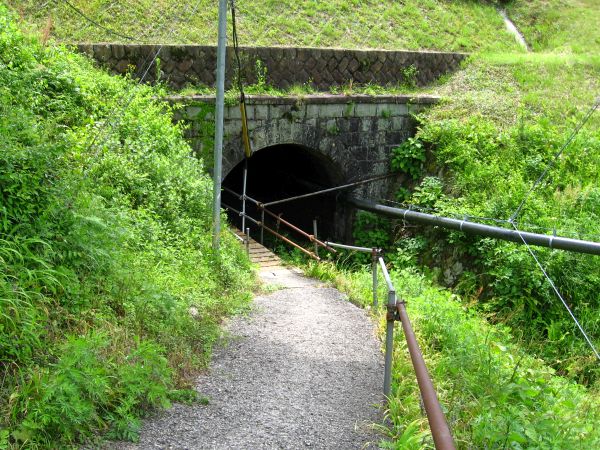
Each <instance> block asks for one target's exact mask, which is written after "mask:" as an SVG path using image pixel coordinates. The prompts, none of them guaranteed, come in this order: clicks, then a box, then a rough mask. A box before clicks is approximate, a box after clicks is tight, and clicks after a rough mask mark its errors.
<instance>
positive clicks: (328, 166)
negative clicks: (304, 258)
mask: <svg viewBox="0 0 600 450" xmlns="http://www.w3.org/2000/svg"><path fill="white" fill-rule="evenodd" d="M244 165H245V162H244V161H242V162H240V163H239V164H238V165H237V166H235V167H234V168H233V169H232V170H231V171H230V172H229V174H228V175H227V176H226V177H225V179H224V180H223V186H224V187H226V188H229V189H231V190H232V191H234V192H237V193H240V194H241V193H242V187H243V176H244ZM340 184H342V175H341V173H340V171H339V170H336V167H335V165H334V163H333V162H332V161H330V160H329V159H328V158H326V157H324V156H322V155H319V154H318V153H317V152H316V151H314V150H311V149H309V148H306V147H304V146H300V145H294V144H283V145H275V146H272V147H267V148H265V149H262V150H260V151H257V152H255V153H254V154H253V155H252V156H251V157H250V158H249V159H248V176H247V195H248V196H250V197H252V198H253V199H256V200H258V201H259V202H261V203H268V202H272V201H275V200H280V199H285V198H289V197H294V196H297V195H302V194H307V193H311V192H315V191H318V190H321V189H327V188H331V187H335V186H338V185H340ZM222 195H223V197H222V198H223V204H224V205H229V206H231V207H233V208H235V209H237V210H240V211H241V207H242V203H241V200H240V199H239V198H236V196H234V195H232V194H230V193H228V192H227V191H224V192H223V194H222ZM336 195H337V193H335V192H334V193H333V194H324V195H317V196H313V197H309V198H305V199H299V200H292V201H290V202H286V203H281V204H278V205H273V206H270V207H268V208H267V209H268V210H269V211H271V212H273V213H275V214H277V215H279V214H281V218H283V219H284V220H287V221H288V222H291V223H292V224H294V225H295V226H297V227H299V228H300V229H302V230H303V231H305V232H307V233H308V234H312V233H313V219H317V223H318V237H319V239H321V240H325V239H333V238H335V237H338V236H340V226H339V223H338V222H339V220H338V219H339V218H340V217H343V215H342V212H341V208H342V206H341V205H338V204H337V202H336ZM246 213H247V214H248V215H250V216H251V217H253V218H254V219H256V220H259V221H260V220H261V212H260V210H259V209H258V208H257V207H256V206H255V205H254V204H253V203H252V202H250V201H247V202H246ZM228 215H229V220H230V222H231V223H232V224H233V225H235V226H236V227H238V228H240V229H241V226H242V225H241V222H242V221H241V218H240V217H239V215H237V214H235V213H232V212H228ZM265 224H266V225H267V226H269V227H271V228H274V229H275V228H277V223H276V219H274V218H272V217H269V216H268V215H267V216H266V217H265ZM246 227H249V228H250V234H251V236H252V237H253V238H255V239H257V240H258V236H259V228H258V226H257V225H256V224H255V223H253V222H252V221H249V220H246ZM278 228H279V230H280V231H285V232H286V233H288V234H289V235H290V237H293V240H294V241H296V242H298V243H302V244H304V246H306V245H305V244H306V243H307V242H308V241H306V240H305V239H304V238H302V237H301V236H300V235H299V234H297V233H295V232H293V231H291V230H290V229H289V228H287V227H285V226H283V225H281V226H279V227H278ZM267 236H269V233H268V232H265V238H267Z"/></svg>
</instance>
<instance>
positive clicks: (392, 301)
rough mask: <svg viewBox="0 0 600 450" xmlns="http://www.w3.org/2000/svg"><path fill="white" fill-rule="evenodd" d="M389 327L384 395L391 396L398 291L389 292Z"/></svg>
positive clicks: (386, 332)
mask: <svg viewBox="0 0 600 450" xmlns="http://www.w3.org/2000/svg"><path fill="white" fill-rule="evenodd" d="M387 306H388V313H387V327H386V330H385V368H384V375H383V395H385V396H386V397H389V396H390V391H391V386H392V356H393V351H394V322H395V309H396V291H393V290H391V289H390V290H389V292H388V304H387Z"/></svg>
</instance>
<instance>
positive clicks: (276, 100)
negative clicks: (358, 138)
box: [165, 94, 441, 105]
mask: <svg viewBox="0 0 600 450" xmlns="http://www.w3.org/2000/svg"><path fill="white" fill-rule="evenodd" d="M440 99H441V97H438V96H435V95H417V96H412V95H391V94H390V95H366V94H353V95H336V94H310V95H301V96H300V95H286V96H272V95H246V102H247V103H250V104H253V105H294V104H297V103H310V104H315V105H332V104H340V103H344V104H348V103H363V104H403V105H404V104H412V105H433V104H436V103H438V102H439V101H440ZM165 100H167V101H169V102H172V103H184V102H185V103H194V102H198V103H215V101H216V98H215V96H214V95H169V96H167V97H165Z"/></svg>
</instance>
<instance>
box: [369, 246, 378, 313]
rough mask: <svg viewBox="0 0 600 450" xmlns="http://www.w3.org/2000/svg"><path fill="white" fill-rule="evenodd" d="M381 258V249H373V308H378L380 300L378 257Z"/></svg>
mask: <svg viewBox="0 0 600 450" xmlns="http://www.w3.org/2000/svg"><path fill="white" fill-rule="evenodd" d="M378 258H379V250H378V249H376V248H374V249H373V250H372V251H371V268H372V269H373V308H375V309H377V307H378V306H379V302H378V301H377V259H378Z"/></svg>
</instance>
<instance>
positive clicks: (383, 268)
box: [379, 256, 394, 291]
mask: <svg viewBox="0 0 600 450" xmlns="http://www.w3.org/2000/svg"><path fill="white" fill-rule="evenodd" d="M379 265H380V266H381V271H382V272H383V278H385V282H386V283H387V287H388V290H389V291H393V290H394V285H393V284H392V279H391V278H390V273H389V272H388V270H387V267H386V266H385V261H384V260H383V257H382V256H380V257H379Z"/></svg>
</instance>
